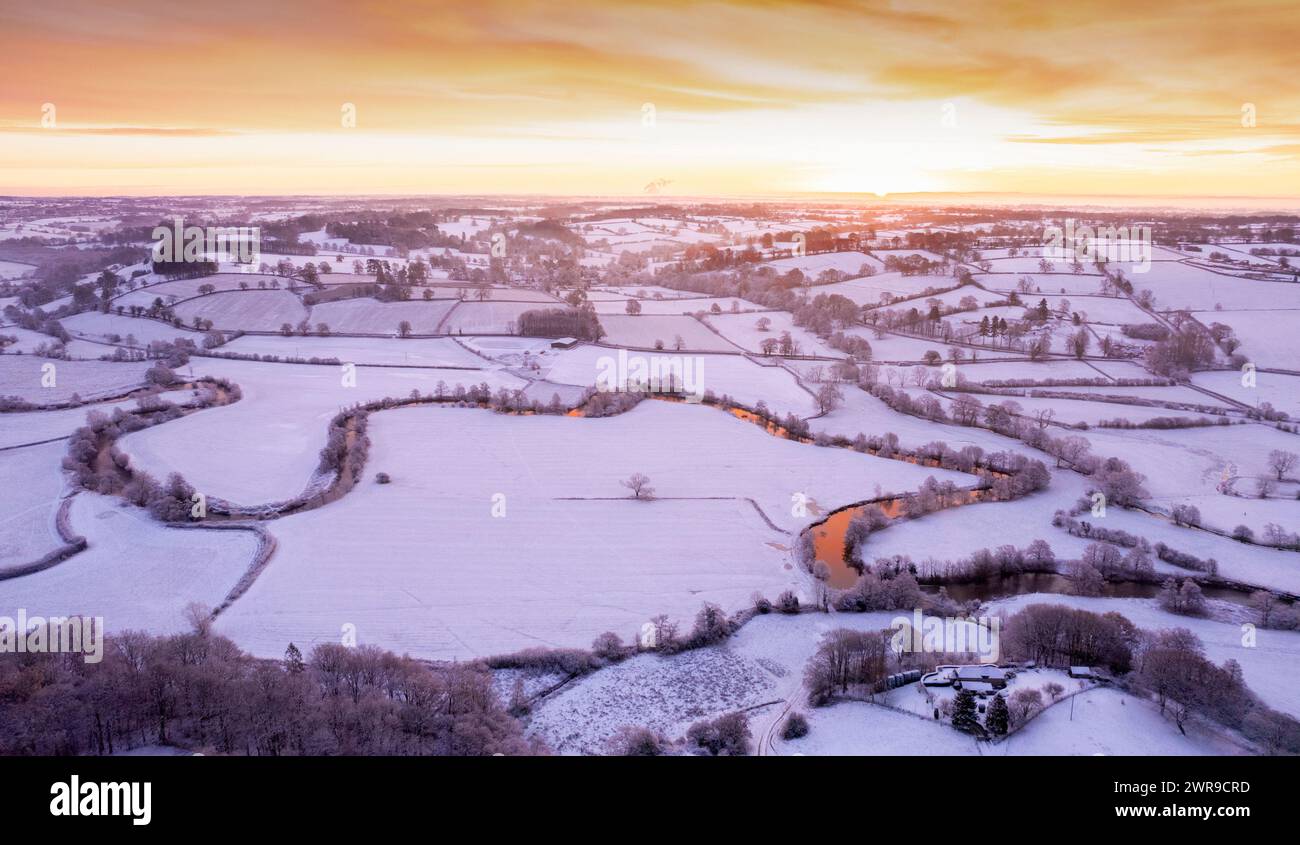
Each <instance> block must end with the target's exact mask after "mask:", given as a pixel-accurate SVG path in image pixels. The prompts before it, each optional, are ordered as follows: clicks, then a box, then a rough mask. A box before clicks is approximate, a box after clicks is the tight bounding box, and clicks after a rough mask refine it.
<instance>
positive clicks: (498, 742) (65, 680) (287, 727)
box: [0, 608, 538, 756]
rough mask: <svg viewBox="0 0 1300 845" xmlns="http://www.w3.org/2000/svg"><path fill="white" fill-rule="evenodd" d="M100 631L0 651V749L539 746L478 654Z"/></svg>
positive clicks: (363, 750)
mask: <svg viewBox="0 0 1300 845" xmlns="http://www.w3.org/2000/svg"><path fill="white" fill-rule="evenodd" d="M192 620H193V622H194V630H192V631H190V632H188V633H183V634H177V635H173V636H150V635H148V634H145V633H141V632H136V631H132V632H125V633H122V634H117V635H113V636H109V637H106V638H105V645H104V658H103V660H102V661H101V662H100V663H92V664H88V663H85V662H84V661H83V659H82V656H81V655H80V654H67V653H64V654H57V653H56V654H40V653H37V654H32V653H23V654H15V653H3V654H0V688H3V689H5V690H6V691H7V692H6V696H5V706H4V707H2V708H0V754H5V755H35V754H39V755H76V754H89V755H98V754H113V753H116V752H121V751H126V750H129V749H131V748H134V747H137V746H141V745H149V744H158V743H161V744H176V745H180V746H183V747H186V748H193V749H203V750H209V751H212V752H215V753H219V754H235V755H259V756H263V755H264V756H282V755H283V756H287V755H334V754H348V755H355V754H383V755H414V754H423V755H434V754H436V755H490V754H496V753H501V754H527V753H531V752H534V751H537V750H538V749H537V748H536V747H535V746H534V745H532V744H530V743H529V742H528V741H526V740H525V739H524V738H523V735H522V731H521V729H520V726H519V724H518V722H516V721H515V720H514V719H513V718H511V717H510V715H509V714H508V713H507V712H506V711H505V709H504V708H503V707H502V705H501V702H500V701H499V700H498V698H497V695H496V693H495V692H494V690H493V687H492V682H491V676H490V674H489V673H488V672H487V671H486V670H485V669H482V668H480V667H477V666H476V665H474V664H466V663H457V664H450V665H439V666H429V665H427V664H426V663H424V662H422V661H418V660H415V659H413V658H410V657H405V656H398V655H395V654H393V653H391V652H387V651H383V650H381V649H379V648H376V647H374V646H359V647H354V648H347V647H344V646H342V645H337V644H323V645H319V646H317V647H316V648H314V649H313V650H312V652H311V655H310V657H308V658H307V659H306V660H304V659H303V658H302V655H301V654H300V653H299V652H298V649H296V648H294V647H293V646H292V645H291V646H290V647H289V649H288V650H287V651H286V655H285V659H284V660H283V661H267V660H259V659H256V658H254V657H252V656H251V655H248V654H245V653H244V652H243V651H241V650H240V649H239V648H238V647H237V646H236V645H235V644H234V643H233V642H231V641H230V640H228V639H226V638H224V637H221V636H218V635H216V634H214V633H212V632H211V630H210V626H209V625H208V616H207V613H206V611H205V610H204V609H201V608H195V609H193V611H192Z"/></svg>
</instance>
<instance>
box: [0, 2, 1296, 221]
mask: <svg viewBox="0 0 1300 845" xmlns="http://www.w3.org/2000/svg"><path fill="white" fill-rule="evenodd" d="M198 5H200V4H197V3H190V4H182V3H177V2H171V1H169V2H150V1H149V0H145V1H144V2H131V0H121V2H115V3H112V4H108V3H104V2H78V0H41V2H37V3H22V4H18V3H9V4H5V7H4V8H3V9H0V32H3V33H4V35H3V39H2V40H0V45H2V46H3V50H0V79H3V80H4V84H3V85H0V192H6V193H30V194H59V193H133V194H167V193H321V194H342V193H366V194H370V193H404V194H414V193H432V192H448V193H469V192H473V193H496V192H500V193H525V192H526V193H552V194H617V195H632V194H638V193H641V192H642V191H644V190H645V189H646V186H648V185H649V184H650V183H652V182H656V181H659V180H662V183H664V187H663V188H662V193H663V194H666V195H669V196H671V195H673V194H682V195H704V194H770V193H781V192H794V191H852V192H863V191H866V192H913V191H993V192H1004V191H1016V192H1030V193H1036V194H1112V195H1162V196H1178V195H1182V196H1243V197H1277V196H1288V197H1295V196H1300V73H1297V69H1298V68H1300V62H1297V60H1296V58H1295V56H1296V54H1297V53H1298V52H1300V48H1298V47H1297V45H1300V11H1297V7H1296V4H1295V2H1294V0H1292V2H1286V3H1284V2H1251V0H1243V2H1233V3H1198V2H1195V1H1194V0H1193V2H1180V3H1168V4H1164V3H1154V2H1147V3H1135V2H1132V0H1123V2H1109V1H1108V0H1107V2H1047V1H1046V0H1043V2H1036V3H981V2H974V0H970V1H969V2H943V3H939V2H932V3H925V2H918V3H913V2H892V3H891V2H851V0H843V1H842V2H837V0H826V1H825V2H820V3H808V2H804V3H798V4H795V3H782V2H774V1H773V0H768V2H753V3H730V2H726V3H678V2H657V3H635V2H622V0H619V2H613V1H612V0H609V1H608V2H588V0H556V2H550V3H529V2H497V0H473V2H465V3H417V2H410V0H398V2H383V3H369V2H364V0H362V1H361V2H358V0H316V2H300V1H299V0H287V1H286V2H264V1H261V0H260V1H259V2H250V1H249V0H233V2H224V3H220V4H218V3H204V4H201V5H203V6H207V7H210V9H211V11H200V10H198V9H197V8H196V7H197V6H198ZM110 6H111V7H112V8H110ZM1160 6H1167V7H1168V8H1167V10H1164V11H1161V10H1160V8H1156V7H1160ZM348 103H350V104H352V105H353V106H355V114H356V125H355V127H345V126H344V125H343V120H342V117H343V109H344V106H345V104H348ZM46 104H52V106H53V110H52V112H51V111H50V110H49V109H48V108H47V106H46ZM1246 104H1252V105H1253V109H1254V116H1255V125H1253V126H1243V108H1244V107H1245V106H1246ZM43 113H44V114H47V115H51V116H52V117H53V126H49V127H46V126H42V115H43Z"/></svg>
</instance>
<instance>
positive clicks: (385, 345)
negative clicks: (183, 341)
mask: <svg viewBox="0 0 1300 845" xmlns="http://www.w3.org/2000/svg"><path fill="white" fill-rule="evenodd" d="M319 307H320V306H317V309H319ZM220 351H221V352H232V353H237V354H239V355H274V356H277V357H280V358H305V359H308V360H310V359H312V358H337V359H338V360H339V361H341V362H351V363H353V364H385V365H401V366H420V367H471V368H474V369H479V368H481V367H483V366H485V364H486V362H485V361H483V359H482V358H479V357H477V356H475V355H474V354H473V353H471V352H469V351H467V350H466V349H465V348H464V347H462V346H459V345H458V344H457V343H456V342H455V341H453V340H451V339H450V338H442V337H416V338H405V339H402V340H389V339H386V338H377V337H336V336H330V337H313V336H307V337H302V336H299V335H294V336H293V337H279V336H275V335H244V336H243V337H240V338H236V339H235V340H232V341H230V342H229V343H227V344H226V345H225V346H222V347H221V350H220ZM466 378H469V376H468V375H467V376H466Z"/></svg>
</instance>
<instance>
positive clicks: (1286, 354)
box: [1195, 285, 1300, 370]
mask: <svg viewBox="0 0 1300 845" xmlns="http://www.w3.org/2000/svg"><path fill="white" fill-rule="evenodd" d="M1296 288H1297V289H1298V290H1300V285H1297V286H1296ZM1195 316H1196V319H1198V320H1200V321H1201V323H1203V324H1204V325H1206V326H1208V325H1210V324H1211V323H1224V324H1226V325H1229V326H1232V330H1233V331H1234V332H1236V334H1237V337H1238V338H1239V339H1240V340H1241V348H1240V349H1239V350H1238V351H1239V352H1240V353H1241V354H1242V355H1245V356H1246V358H1247V360H1249V361H1251V362H1252V363H1254V364H1255V366H1256V367H1274V368H1277V369H1284V370H1300V339H1297V337H1296V326H1297V325H1300V306H1297V308H1296V310H1294V311H1282V310H1279V309H1277V308H1270V309H1261V310H1258V311H1238V310H1233V311H1205V312H1200V313H1197V314H1196V315H1195Z"/></svg>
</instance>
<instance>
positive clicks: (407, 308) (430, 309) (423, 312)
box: [308, 298, 456, 337]
mask: <svg viewBox="0 0 1300 845" xmlns="http://www.w3.org/2000/svg"><path fill="white" fill-rule="evenodd" d="M455 306H456V300H453V299H435V300H430V301H427V302H426V301H424V300H412V301H409V302H378V301H376V300H373V299H368V298H366V299H343V300H339V301H336V302H325V303H322V304H320V305H315V306H312V309H311V316H310V317H309V318H308V319H309V320H310V321H311V326H312V329H313V331H314V330H315V329H316V327H317V326H318V325H319V324H320V323H324V324H326V325H327V326H329V328H330V331H331V332H334V333H337V334H375V335H384V336H386V337H397V336H398V330H399V327H400V326H401V324H402V323H403V322H406V323H409V324H410V326H411V333H412V334H436V333H437V332H438V325H439V324H440V323H441V322H442V321H443V319H444V318H445V317H446V316H447V314H448V313H449V312H450V311H451V309H452V308H453V307H455Z"/></svg>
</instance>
